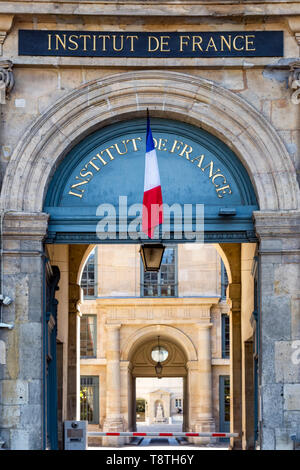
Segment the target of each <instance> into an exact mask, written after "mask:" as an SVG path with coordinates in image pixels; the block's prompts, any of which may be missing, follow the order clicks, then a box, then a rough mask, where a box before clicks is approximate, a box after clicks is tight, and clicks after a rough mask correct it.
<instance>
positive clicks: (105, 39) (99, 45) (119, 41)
mask: <svg viewBox="0 0 300 470" xmlns="http://www.w3.org/2000/svg"><path fill="white" fill-rule="evenodd" d="M18 34H19V55H31V56H56V57H64V56H68V57H136V58H169V57H177V58H199V59H201V58H209V57H283V55H284V54H283V38H284V36H283V31H227V32H223V31H214V32H209V31H193V32H175V31H170V32H165V33H164V32H145V31H140V32H128V33H127V32H125V31H56V30H53V31H49V30H22V29H20V30H19V32H18Z"/></svg>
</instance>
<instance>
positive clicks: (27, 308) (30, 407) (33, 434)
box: [0, 212, 48, 450]
mask: <svg viewBox="0 0 300 470" xmlns="http://www.w3.org/2000/svg"><path fill="white" fill-rule="evenodd" d="M2 220H3V223H2V226H3V238H2V248H3V252H2V257H3V259H2V269H3V285H2V287H1V288H2V291H3V292H4V293H5V295H8V296H9V297H10V298H11V299H12V301H13V302H12V303H11V304H10V305H9V306H8V307H3V309H2V322H4V323H8V324H11V325H13V328H12V329H10V330H8V329H1V330H0V335H1V339H2V340H3V341H4V342H5V344H6V351H7V354H6V364H3V365H1V368H2V371H1V380H0V387H1V390H0V397H1V398H0V400H1V403H0V423H1V424H0V426H1V431H0V434H1V437H2V438H3V440H4V441H5V445H4V447H5V448H9V449H12V450H19V449H20V450H33V449H42V448H43V432H44V429H43V427H44V416H43V395H42V390H43V380H44V379H43V360H42V358H43V334H42V332H43V301H44V296H43V285H44V250H43V240H44V238H45V235H46V231H47V222H48V215H47V214H44V213H24V212H8V213H6V214H4V215H3V219H2Z"/></svg>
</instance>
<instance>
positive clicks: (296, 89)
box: [289, 61, 300, 104]
mask: <svg viewBox="0 0 300 470" xmlns="http://www.w3.org/2000/svg"><path fill="white" fill-rule="evenodd" d="M289 87H290V88H291V90H293V93H292V96H291V100H292V103H293V104H299V103H300V97H299V95H300V61H299V62H294V63H293V64H291V65H290V75H289Z"/></svg>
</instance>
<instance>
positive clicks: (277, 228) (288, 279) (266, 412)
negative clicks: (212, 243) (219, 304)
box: [254, 188, 300, 450]
mask: <svg viewBox="0 0 300 470" xmlns="http://www.w3.org/2000/svg"><path fill="white" fill-rule="evenodd" d="M287 191H288V188H287ZM254 216H255V227H256V233H257V234H258V237H259V239H260V246H259V284H260V286H259V291H260V292H259V297H260V299H259V300H260V301H259V307H260V308H259V310H260V311H259V325H260V354H259V371H260V372H259V376H260V387H259V389H260V407H259V409H260V411H261V415H260V446H261V449H264V450H267V449H276V450H279V449H291V448H292V441H291V438H290V435H291V434H293V433H295V432H297V431H298V432H299V429H300V413H299V409H300V365H299V364H300V212H299V211H285V212H255V213H254Z"/></svg>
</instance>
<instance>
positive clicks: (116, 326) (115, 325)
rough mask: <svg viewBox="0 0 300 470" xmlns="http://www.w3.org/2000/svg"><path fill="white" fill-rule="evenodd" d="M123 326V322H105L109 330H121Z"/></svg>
mask: <svg viewBox="0 0 300 470" xmlns="http://www.w3.org/2000/svg"><path fill="white" fill-rule="evenodd" d="M121 326H122V325H121V323H105V328H106V329H107V330H120V329H121Z"/></svg>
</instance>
